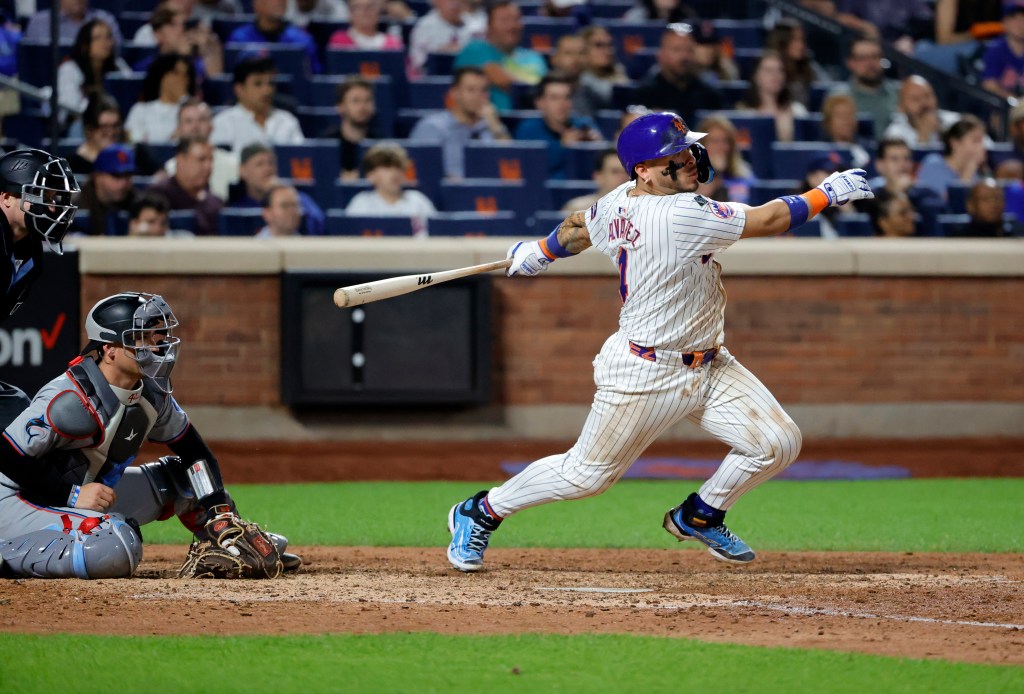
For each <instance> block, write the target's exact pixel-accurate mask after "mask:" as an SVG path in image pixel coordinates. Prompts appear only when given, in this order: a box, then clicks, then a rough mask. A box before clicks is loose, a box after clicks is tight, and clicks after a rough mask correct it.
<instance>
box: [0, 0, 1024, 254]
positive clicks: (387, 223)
mask: <svg viewBox="0 0 1024 694" xmlns="http://www.w3.org/2000/svg"><path fill="white" fill-rule="evenodd" d="M52 1H53V2H57V3H59V8H58V9H59V17H60V25H59V27H58V34H59V36H60V38H61V44H60V51H61V54H62V59H61V62H60V64H59V66H58V68H57V80H56V84H55V87H56V90H57V101H58V109H59V118H60V122H61V126H62V129H63V131H62V135H63V138H62V139H61V140H60V142H59V143H58V144H57V145H56V147H54V148H53V149H56V150H57V151H58V152H59V153H60V154H61V155H63V156H65V157H67V158H68V160H69V162H70V164H71V167H72V170H73V171H74V172H75V174H76V175H77V176H78V178H79V182H80V184H81V185H82V193H81V200H80V207H81V210H80V212H79V215H78V217H77V218H76V222H75V232H76V233H79V234H87V235H115V236H116V235H130V236H154V235H170V236H179V237H189V236H192V235H216V234H222V235H241V236H257V237H271V236H291V235H325V234H331V235H341V234H349V235H351V234H362V235H385V234H386V235H392V234H397V235H413V236H426V235H428V234H429V235H439V234H459V235H461V234H466V233H470V234H508V233H520V234H521V233H523V227H524V226H525V225H528V224H533V223H538V224H543V225H545V226H547V225H548V223H549V221H550V220H554V219H560V218H561V217H560V216H561V214H563V213H562V212H560V211H561V210H573V209H581V208H585V207H588V206H590V205H591V204H592V203H593V202H594V201H595V200H596V199H597V198H598V197H599V196H600V195H603V194H604V193H606V192H608V191H610V190H611V189H613V188H614V187H615V186H617V185H619V184H621V183H622V182H624V181H625V180H627V178H628V174H627V173H626V172H625V171H624V170H623V168H622V166H621V164H620V163H619V161H618V158H617V157H616V156H615V150H614V142H615V138H616V135H617V133H618V132H619V130H620V129H621V128H622V127H623V126H624V125H625V124H626V123H628V122H629V120H630V119H632V118H635V117H637V116H638V115H640V114H642V113H645V112H647V111H649V110H672V111H675V112H677V113H679V114H680V115H682V116H683V118H684V119H685V120H686V122H687V124H688V125H689V126H690V127H691V128H693V129H695V130H698V131H701V132H706V133H708V135H707V137H706V138H705V139H704V140H703V142H704V144H705V145H706V146H707V149H708V152H709V154H710V157H711V160H712V163H713V164H714V167H715V170H716V171H717V175H716V177H715V179H714V180H713V181H712V182H710V183H708V184H706V185H704V186H703V187H702V190H701V191H700V192H701V193H702V194H704V195H705V196H707V197H710V198H713V199H716V200H731V201H736V202H746V203H751V204H761V203H763V202H765V201H767V200H769V199H771V198H774V197H777V196H779V195H783V194H787V193H790V192H794V191H800V190H804V189H806V188H808V187H813V186H815V185H817V184H818V183H820V182H821V181H822V180H823V179H824V178H825V177H826V176H828V175H829V174H830V173H832V172H834V171H837V170H841V169H845V168H850V167H854V166H856V167H861V168H865V169H867V170H868V171H869V173H870V175H871V176H872V177H873V186H874V188H875V190H876V191H877V193H878V196H877V198H876V199H875V200H873V201H868V203H869V204H865V205H862V206H858V207H856V208H854V207H850V208H849V209H847V208H841V209H839V208H830V209H829V210H827V211H826V214H824V215H822V216H821V217H820V218H819V219H818V220H816V221H815V222H813V223H810V224H807V225H805V227H803V228H801V229H799V230H797V231H796V233H797V234H799V235H805V236H820V237H823V238H838V237H842V236H870V235H878V236H901V237H907V236H931V237H936V236H938V237H941V236H969V237H1004V236H1018V235H1021V230H1020V225H1019V222H1020V221H1021V220H1024V103H1022V104H1021V105H1017V106H1013V108H1012V109H1011V110H1010V111H1009V113H1010V115H1009V119H1008V122H1007V124H1006V130H1007V131H1008V136H1007V137H1005V138H1000V137H998V128H996V127H994V126H993V123H992V122H991V121H989V120H988V119H983V118H980V117H979V115H980V116H983V117H984V116H985V115H986V114H984V113H980V112H979V113H978V114H974V113H966V112H964V113H961V112H957V111H955V110H952V109H949V108H946V107H945V105H944V104H942V103H940V101H939V99H938V98H937V95H936V92H935V90H934V89H933V86H932V83H931V82H930V81H929V80H928V79H925V78H924V77H922V76H920V75H918V74H912V73H909V72H906V71H905V70H903V71H897V70H896V69H895V67H894V66H893V65H892V64H890V62H889V61H888V60H886V55H887V51H898V52H899V53H900V54H902V55H905V56H908V57H912V58H914V59H916V60H919V61H921V62H922V63H924V64H926V65H928V66H930V67H931V68H934V69H938V70H943V71H945V72H947V73H948V74H949V76H950V79H951V80H963V81H965V82H966V83H970V84H977V85H979V86H980V87H982V88H984V89H986V90H988V91H990V92H992V93H993V94H997V95H999V96H1000V97H1003V98H1005V99H1007V100H1008V103H1009V104H1010V105H1014V104H1015V103H1016V99H1017V98H1019V97H1020V96H1021V94H1022V93H1024V0H984V1H983V0H973V1H971V2H968V1H967V0H834V1H833V0H801V2H799V3H798V4H799V5H801V6H802V7H803V9H806V10H810V11H813V12H817V13H819V14H820V15H822V16H824V17H826V18H828V19H831V20H833V21H835V22H837V23H838V24H839V25H841V26H843V27H845V28H846V30H847V32H848V33H847V36H848V39H846V40H844V42H843V47H842V57H841V58H839V59H838V60H833V61H831V62H829V61H826V60H818V59H816V56H815V55H814V53H813V52H812V49H811V46H812V43H813V42H812V40H811V34H812V31H813V30H812V29H811V28H810V27H809V26H807V25H805V24H803V23H801V21H799V20H798V19H796V18H793V17H789V16H786V15H785V13H780V12H778V11H777V10H769V8H767V7H766V6H765V5H763V4H762V3H759V2H755V1H751V2H743V3H740V2H737V3H721V2H711V1H709V0H686V2H680V1H679V0H636V1H635V2H633V1H632V0H596V1H593V2H582V1H580V0H531V1H529V2H519V3H516V2H509V1H507V0H497V1H494V2H482V1H481V0H431V1H430V2H426V1H425V0H404V1H403V0H347V1H346V0H164V1H163V2H161V3H160V4H158V5H157V4H154V3H153V2H152V0H142V1H141V2H133V3H128V2H127V1H126V0H52ZM147 6H148V7H147ZM47 8H48V2H46V1H45V0H8V1H7V2H6V3H4V14H5V18H6V19H5V24H4V25H3V27H2V29H0V73H2V74H3V75H5V76H7V77H17V78H19V79H20V80H22V81H23V82H24V83H27V84H31V85H34V86H36V87H42V86H45V85H48V84H51V82H52V77H51V75H52V70H53V64H52V56H51V45H50V41H49V37H50V11H49V9H47ZM900 72H906V74H900ZM0 115H2V117H3V121H2V127H3V136H4V139H3V141H2V143H0V144H2V146H3V147H4V148H5V149H12V148H14V147H16V146H18V145H28V146H46V147H49V146H50V143H49V142H48V141H47V140H46V139H45V138H46V136H47V133H48V115H49V112H48V104H46V103H38V102H35V101H33V100H32V99H30V98H28V97H27V96H26V95H25V94H23V93H21V94H19V92H18V91H17V90H14V89H9V88H8V89H3V90H0Z"/></svg>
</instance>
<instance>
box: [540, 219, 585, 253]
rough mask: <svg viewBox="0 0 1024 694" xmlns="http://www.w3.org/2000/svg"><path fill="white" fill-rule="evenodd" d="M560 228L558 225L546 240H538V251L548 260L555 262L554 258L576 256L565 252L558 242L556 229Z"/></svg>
mask: <svg viewBox="0 0 1024 694" xmlns="http://www.w3.org/2000/svg"><path fill="white" fill-rule="evenodd" d="M560 226H562V225H561V224H559V225H558V226H557V227H555V230H554V231H552V232H551V233H550V234H548V237H547V238H546V239H541V240H540V250H541V252H542V253H543V254H544V256H545V257H546V258H547V259H548V260H555V259H556V258H568V257H569V256H572V255H576V254H575V253H570V252H569V251H568V250H566V248H565V246H563V245H562V244H561V243H559V242H558V229H559V227H560Z"/></svg>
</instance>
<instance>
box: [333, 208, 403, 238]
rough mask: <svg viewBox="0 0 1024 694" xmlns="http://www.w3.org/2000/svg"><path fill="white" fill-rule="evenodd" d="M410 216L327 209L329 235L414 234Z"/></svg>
mask: <svg viewBox="0 0 1024 694" xmlns="http://www.w3.org/2000/svg"><path fill="white" fill-rule="evenodd" d="M412 233H413V232H412V220H411V219H410V218H409V217H367V216H359V215H347V214H345V211H344V210H338V209H331V210H328V211H327V235H328V236H412Z"/></svg>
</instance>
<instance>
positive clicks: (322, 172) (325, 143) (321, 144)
mask: <svg viewBox="0 0 1024 694" xmlns="http://www.w3.org/2000/svg"><path fill="white" fill-rule="evenodd" d="M274 151H275V152H276V153H277V174H278V176H281V177H282V178H290V179H292V180H293V181H295V182H296V183H303V184H306V185H312V186H313V187H314V190H315V191H316V194H315V195H314V196H313V197H314V198H317V199H320V200H329V199H330V195H331V192H332V189H333V184H334V180H335V179H336V178H338V175H339V173H340V166H341V164H340V161H339V159H338V142H337V141H336V140H306V142H305V143H304V144H301V145H276V146H275V147H274Z"/></svg>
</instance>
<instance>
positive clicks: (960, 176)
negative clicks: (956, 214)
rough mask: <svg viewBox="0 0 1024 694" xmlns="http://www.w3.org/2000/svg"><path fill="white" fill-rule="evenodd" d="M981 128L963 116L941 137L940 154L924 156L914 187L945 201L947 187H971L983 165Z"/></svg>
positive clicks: (982, 126)
mask: <svg viewBox="0 0 1024 694" xmlns="http://www.w3.org/2000/svg"><path fill="white" fill-rule="evenodd" d="M986 161H987V154H986V152H985V125H984V124H983V123H982V122H981V121H980V120H979V119H978V118H977V117H975V116H972V115H966V116H964V117H963V118H961V119H960V120H959V121H957V122H956V123H954V124H953V125H952V126H950V127H949V128H948V129H947V130H946V131H945V132H944V133H943V134H942V154H939V153H938V152H933V153H931V154H929V155H928V156H926V157H925V158H924V160H923V161H922V162H921V167H920V168H919V169H918V171H917V185H919V186H921V187H922V188H929V189H931V190H933V191H935V192H936V193H937V194H938V195H940V196H941V197H942V199H943V200H948V198H949V196H948V193H947V188H948V187H949V186H951V185H974V184H975V183H976V182H977V180H978V177H979V175H980V173H983V168H982V167H984V166H985V165H986Z"/></svg>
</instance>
